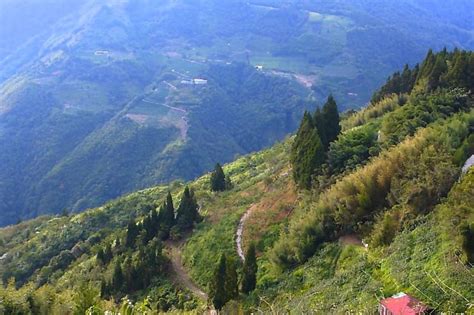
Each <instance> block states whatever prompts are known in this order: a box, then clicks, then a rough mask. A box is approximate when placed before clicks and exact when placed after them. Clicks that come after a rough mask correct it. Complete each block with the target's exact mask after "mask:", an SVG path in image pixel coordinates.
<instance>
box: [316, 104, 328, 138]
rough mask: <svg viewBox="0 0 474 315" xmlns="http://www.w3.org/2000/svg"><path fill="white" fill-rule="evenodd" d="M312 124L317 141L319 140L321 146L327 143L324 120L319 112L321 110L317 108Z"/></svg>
mask: <svg viewBox="0 0 474 315" xmlns="http://www.w3.org/2000/svg"><path fill="white" fill-rule="evenodd" d="M313 124H314V127H315V128H316V131H317V133H318V135H319V139H321V143H323V144H325V143H327V140H326V139H327V137H326V122H325V119H324V115H323V112H322V111H321V108H319V106H318V107H317V108H316V111H315V112H314V116H313Z"/></svg>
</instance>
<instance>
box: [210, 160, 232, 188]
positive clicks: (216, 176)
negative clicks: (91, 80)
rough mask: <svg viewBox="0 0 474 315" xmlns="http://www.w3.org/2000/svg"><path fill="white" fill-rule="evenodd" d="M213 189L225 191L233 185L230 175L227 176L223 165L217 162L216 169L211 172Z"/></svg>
mask: <svg viewBox="0 0 474 315" xmlns="http://www.w3.org/2000/svg"><path fill="white" fill-rule="evenodd" d="M210 182H211V190H212V191H224V190H226V189H230V188H231V187H232V182H231V180H230V177H229V176H225V174H224V171H223V170H222V166H221V165H220V164H219V163H217V164H216V167H215V168H214V171H213V172H212V174H211V179H210Z"/></svg>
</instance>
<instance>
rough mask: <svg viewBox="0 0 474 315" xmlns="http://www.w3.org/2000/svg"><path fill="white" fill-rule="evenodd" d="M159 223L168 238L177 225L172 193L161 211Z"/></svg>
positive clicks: (167, 197)
mask: <svg viewBox="0 0 474 315" xmlns="http://www.w3.org/2000/svg"><path fill="white" fill-rule="evenodd" d="M159 221H160V225H161V229H162V231H163V233H164V234H165V238H167V237H168V235H169V231H170V229H171V228H172V227H173V226H174V225H175V223H176V222H175V214H174V205H173V197H172V196H171V193H170V192H168V195H167V196H166V201H165V203H164V204H163V206H162V207H161V209H160V213H159Z"/></svg>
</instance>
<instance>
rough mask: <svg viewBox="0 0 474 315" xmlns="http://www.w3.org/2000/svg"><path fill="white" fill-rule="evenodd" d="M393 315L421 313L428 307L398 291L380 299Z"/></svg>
mask: <svg viewBox="0 0 474 315" xmlns="http://www.w3.org/2000/svg"><path fill="white" fill-rule="evenodd" d="M380 304H382V305H383V306H385V307H386V308H387V309H388V310H389V311H390V312H391V313H392V314H394V315H416V314H423V312H425V311H426V310H427V309H428V307H427V306H426V305H424V304H423V303H421V302H420V301H418V300H417V299H415V298H414V297H411V296H409V295H407V294H405V293H399V294H396V295H394V296H392V297H389V298H387V299H385V300H382V301H380Z"/></svg>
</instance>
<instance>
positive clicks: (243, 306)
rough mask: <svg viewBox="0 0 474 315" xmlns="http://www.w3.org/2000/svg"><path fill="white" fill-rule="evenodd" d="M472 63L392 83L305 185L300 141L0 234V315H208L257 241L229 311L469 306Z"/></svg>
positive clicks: (460, 60) (447, 62)
mask: <svg viewBox="0 0 474 315" xmlns="http://www.w3.org/2000/svg"><path fill="white" fill-rule="evenodd" d="M473 61H474V58H473V53H472V52H466V51H459V50H456V51H454V52H447V51H441V52H438V53H433V52H432V51H430V52H429V53H428V54H427V56H426V59H425V60H424V61H423V62H422V63H421V64H420V65H418V66H415V67H413V68H411V69H405V70H404V71H403V72H402V73H404V74H405V75H400V73H395V74H394V75H392V76H391V77H390V78H389V80H388V81H387V83H386V84H385V85H384V86H383V87H382V88H381V89H379V90H378V91H377V93H375V94H374V98H373V102H372V103H371V104H370V105H369V106H367V107H365V108H363V109H361V110H360V111H358V112H355V113H352V114H347V115H346V114H345V115H343V116H342V117H343V118H342V120H341V125H342V127H343V128H342V131H341V133H340V134H339V135H338V137H337V139H336V140H334V141H333V142H332V143H330V145H329V146H328V147H327V148H326V149H325V150H326V151H325V153H323V158H322V159H319V160H318V163H320V164H318V165H316V166H315V167H314V168H313V169H312V170H311V174H310V175H311V176H310V178H311V181H310V187H309V189H302V188H297V185H296V184H295V180H296V182H298V178H299V176H301V173H299V172H294V170H295V167H296V165H295V163H299V162H298V161H299V160H297V159H296V160H295V159H294V158H293V156H294V155H293V154H294V153H293V152H294V150H295V146H296V145H297V143H298V142H299V141H300V140H301V139H299V138H300V137H303V136H304V135H305V134H304V133H301V132H298V133H297V135H296V136H295V137H291V138H287V139H286V140H284V141H283V142H281V143H278V144H276V145H274V146H273V147H271V148H270V149H267V150H264V151H261V152H258V153H255V154H251V155H247V156H244V157H242V158H239V159H237V160H236V161H234V162H232V163H230V164H227V165H225V166H224V167H223V170H224V173H225V176H226V178H228V179H230V181H229V180H227V181H226V182H227V184H225V186H223V187H224V188H223V189H224V191H220V192H213V191H211V184H210V180H211V174H206V175H204V176H202V177H200V178H198V179H196V180H195V181H192V182H189V183H188V184H186V185H185V184H184V183H182V182H178V181H176V182H173V183H171V184H170V185H168V186H157V187H153V188H149V189H146V190H143V191H138V192H136V193H133V194H130V195H127V196H125V197H121V198H119V199H117V200H114V201H111V202H109V203H107V204H105V205H104V206H102V207H99V208H95V209H90V210H87V211H85V212H83V213H81V214H73V215H71V214H68V213H64V214H63V215H61V216H42V217H39V218H37V219H34V220H31V221H25V222H22V223H20V224H18V225H13V226H10V227H6V228H3V229H0V260H1V262H2V263H1V264H0V274H1V275H2V280H3V282H4V286H0V302H1V303H0V310H1V311H3V312H4V313H6V314H29V313H33V314H83V313H85V312H86V310H88V311H89V314H90V313H93V314H96V313H97V314H99V313H102V312H103V311H105V310H110V311H113V312H121V313H124V312H131V313H133V314H155V313H157V312H158V311H170V312H184V311H192V312H196V313H202V312H204V311H206V310H209V309H211V308H212V304H214V305H216V304H215V301H216V299H215V292H216V291H215V285H216V283H218V282H216V281H218V280H216V279H218V278H216V277H218V276H217V275H218V273H217V270H219V269H217V267H218V263H219V261H222V258H220V257H223V256H222V255H223V254H224V255H225V257H226V261H227V266H228V267H226V268H227V269H226V270H232V267H231V266H235V267H236V274H237V275H238V277H239V279H242V278H243V276H244V273H245V272H248V270H249V269H248V268H249V267H248V266H246V265H245V264H243V263H242V261H241V258H240V255H241V254H242V253H241V252H239V248H242V251H243V252H244V253H245V252H246V251H247V250H248V249H249V248H250V247H251V244H253V245H252V246H255V248H256V252H257V264H258V271H257V273H256V288H255V289H254V290H252V289H250V291H251V292H250V293H238V294H235V293H232V294H231V295H225V296H224V298H225V299H224V301H227V303H226V304H225V305H224V307H223V310H224V311H225V312H229V313H235V312H264V313H271V312H278V313H287V312H296V313H307V312H316V313H346V312H367V313H372V312H375V311H376V308H377V304H378V301H379V300H380V299H382V298H384V297H388V296H391V295H393V294H395V293H398V292H402V291H403V292H406V293H409V294H411V295H413V296H414V297H416V298H418V299H419V300H421V301H423V302H424V303H425V304H427V305H429V306H430V307H431V308H433V309H434V310H436V311H439V312H446V311H455V312H467V313H469V312H472V306H471V305H472V303H473V301H474V295H473V292H474V290H473V289H474V287H473V284H472V283H473V282H472V279H473V277H474V273H473V269H472V266H473V263H474V260H473V259H474V256H473V255H474V249H473V248H472V242H473V235H474V229H473V227H474V208H473V204H474V199H473V196H474V194H473V192H474V186H473V185H474V170H473V169H472V168H471V169H468V170H467V172H465V173H461V167H462V166H463V164H464V162H465V161H466V160H467V158H469V157H470V156H472V154H474V146H473V133H472V132H473V130H474V111H473V104H474V103H473V97H472V92H471V91H472V88H473V80H472V71H469V69H471V68H472V65H473V64H474V63H473ZM325 110H326V109H325V108H324V107H323V109H322V112H323V113H324V112H325ZM320 112H321V111H319V110H318V111H316V113H320ZM309 117H314V119H315V123H314V124H315V126H316V127H317V126H320V125H318V124H319V123H318V121H319V120H318V117H319V116H318V114H316V115H314V116H311V115H310V116H309ZM303 121H304V120H303ZM302 126H303V124H302ZM312 128H314V127H312ZM300 130H301V128H300ZM321 130H322V129H321ZM326 131H327V130H326ZM317 132H318V133H319V134H320V135H322V131H319V130H318V131H317ZM325 135H326V137H327V135H328V133H327V132H326V133H325ZM318 141H319V140H318ZM308 152H311V151H306V153H308ZM298 167H299V166H298ZM306 169H307V168H303V170H306ZM212 177H213V180H214V181H217V180H218V179H217V178H218V175H213V176H212ZM221 180H224V178H221ZM188 187H189V190H188ZM219 190H221V189H219ZM168 191H169V192H170V193H171V194H170V195H168V196H167V193H168ZM172 201H173V202H172ZM173 208H174V209H175V210H173ZM170 211H171V212H170ZM170 213H172V214H173V215H171V216H170ZM174 213H176V217H175V215H174ZM240 235H241V236H240ZM247 259H249V258H247ZM226 272H227V274H226V275H225V277H226V278H225V279H231V278H229V277H231V276H229V272H230V271H226ZM228 281H230V280H225V283H226V284H225V289H223V292H230V291H228V290H230V289H231V288H232V287H231V286H229V283H231V282H228ZM246 281H247V280H246ZM217 292H219V291H217ZM226 294H227V293H226ZM229 294H230V293H229ZM127 314H128V313H127Z"/></svg>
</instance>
